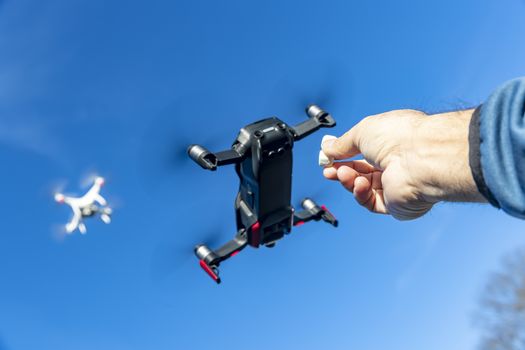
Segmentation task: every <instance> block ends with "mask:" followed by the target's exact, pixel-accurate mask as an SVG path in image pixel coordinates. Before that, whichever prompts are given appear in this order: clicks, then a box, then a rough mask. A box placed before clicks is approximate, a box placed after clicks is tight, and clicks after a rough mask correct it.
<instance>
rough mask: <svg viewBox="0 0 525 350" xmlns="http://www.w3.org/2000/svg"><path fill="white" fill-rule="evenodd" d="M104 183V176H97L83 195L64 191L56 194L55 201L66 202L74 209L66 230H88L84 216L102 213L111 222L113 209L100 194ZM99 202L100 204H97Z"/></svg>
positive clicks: (103, 218)
mask: <svg viewBox="0 0 525 350" xmlns="http://www.w3.org/2000/svg"><path fill="white" fill-rule="evenodd" d="M103 185H104V178H102V177H97V178H95V180H94V183H93V185H92V186H91V188H90V189H89V191H88V192H87V193H86V194H85V195H83V196H82V197H68V196H65V195H63V194H62V193H56V194H55V201H57V202H58V203H65V204H67V205H69V206H70V207H71V210H73V218H72V219H71V220H70V221H69V222H68V223H67V224H66V225H65V229H66V232H67V233H68V234H69V233H73V231H75V230H76V229H78V230H79V231H80V233H82V234H85V233H86V232H87V229H86V225H85V224H84V218H88V217H92V216H94V215H95V214H100V219H101V220H102V221H103V222H104V223H106V224H109V223H110V222H111V214H112V212H113V211H112V209H111V208H110V207H108V206H107V202H106V200H105V199H104V197H102V196H101V195H100V189H101V188H102V186H103ZM97 204H98V205H97Z"/></svg>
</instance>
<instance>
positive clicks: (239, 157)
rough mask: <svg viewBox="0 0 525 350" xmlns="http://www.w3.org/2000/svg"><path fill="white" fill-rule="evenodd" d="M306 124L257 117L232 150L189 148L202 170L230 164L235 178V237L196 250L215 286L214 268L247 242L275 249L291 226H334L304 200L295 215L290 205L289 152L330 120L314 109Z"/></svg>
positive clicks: (323, 211) (331, 120)
mask: <svg viewBox="0 0 525 350" xmlns="http://www.w3.org/2000/svg"><path fill="white" fill-rule="evenodd" d="M306 113H307V114H308V117H309V118H308V120H306V121H304V122H302V123H300V124H298V125H296V126H293V127H292V126H289V125H287V124H286V123H284V122H283V121H282V120H280V119H279V118H276V117H271V118H266V119H262V120H260V121H257V122H255V123H252V124H249V125H247V126H245V127H244V128H242V129H241V130H240V132H239V135H238V136H237V138H236V139H235V141H234V143H233V145H232V147H231V149H229V150H226V151H222V152H218V153H212V152H210V151H208V150H207V149H206V148H204V147H202V146H200V145H191V146H190V147H189V148H188V154H189V156H190V157H191V159H193V160H194V161H195V162H196V163H197V164H199V165H200V166H201V167H202V168H204V169H207V170H216V169H217V167H218V166H221V165H227V164H235V171H236V172H237V174H238V175H239V179H240V186H239V193H238V194H237V197H236V199H235V213H236V221H237V234H236V235H235V237H234V238H233V239H232V240H231V241H229V242H227V243H226V244H224V245H223V246H222V247H220V248H218V249H217V250H212V249H210V248H209V247H207V246H206V245H204V244H199V245H197V246H196V247H195V255H196V256H197V258H199V260H200V261H199V263H200V266H201V267H202V269H203V270H204V271H206V273H208V275H209V276H210V277H211V278H212V279H213V280H214V281H215V282H217V283H221V279H220V278H219V269H218V268H219V265H220V263H221V262H223V261H224V260H226V259H228V258H230V257H232V256H234V255H236V254H237V253H239V252H240V251H241V250H242V249H244V248H245V247H246V246H247V245H248V244H249V245H251V246H252V247H254V248H258V247H259V246H261V245H264V246H266V247H273V246H275V243H276V241H278V240H280V239H281V238H283V237H284V235H285V234H288V233H290V231H291V229H292V225H293V226H299V225H302V224H304V223H305V222H307V221H311V220H315V221H319V220H323V221H326V222H327V223H329V224H331V225H333V226H335V227H337V219H336V218H335V217H334V216H333V215H332V214H331V213H330V212H329V211H328V209H327V208H326V207H325V206H324V205H322V206H320V205H318V204H317V203H315V202H314V201H313V200H312V199H310V198H305V199H304V200H303V201H302V203H301V206H302V207H303V209H304V210H301V211H299V212H295V210H294V208H293V207H292V205H291V204H290V202H291V200H290V197H291V190H292V148H293V144H294V142H295V141H299V140H301V139H303V138H304V137H306V136H308V135H310V134H311V133H313V132H315V131H317V130H319V129H320V128H332V127H334V126H335V120H334V118H332V116H331V115H330V114H329V113H327V112H325V111H324V110H322V109H321V108H319V107H318V106H316V105H310V106H308V107H307V108H306Z"/></svg>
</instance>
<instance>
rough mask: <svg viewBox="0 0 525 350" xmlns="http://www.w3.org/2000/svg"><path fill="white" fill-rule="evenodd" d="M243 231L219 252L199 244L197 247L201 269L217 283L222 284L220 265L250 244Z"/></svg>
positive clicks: (196, 252)
mask: <svg viewBox="0 0 525 350" xmlns="http://www.w3.org/2000/svg"><path fill="white" fill-rule="evenodd" d="M244 233H245V231H244V230H241V231H239V232H238V233H237V234H236V235H235V238H233V239H232V240H231V241H229V242H227V243H226V244H224V245H223V246H222V247H220V248H219V249H217V250H211V249H210V248H209V247H208V246H206V245H204V244H199V245H197V246H196V247H195V255H196V256H197V258H199V264H200V266H201V268H202V269H203V270H204V271H205V272H206V273H207V274H208V275H209V276H210V277H211V278H212V279H213V280H214V281H215V282H216V283H217V284H219V283H221V279H220V277H219V265H220V263H221V262H222V261H224V260H226V259H229V258H231V257H232V256H235V255H236V254H237V253H239V252H240V251H241V250H243V249H244V248H245V247H246V245H247V244H248V239H247V238H246V235H245V234H244Z"/></svg>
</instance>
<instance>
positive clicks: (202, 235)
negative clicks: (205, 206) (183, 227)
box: [151, 227, 227, 281]
mask: <svg viewBox="0 0 525 350" xmlns="http://www.w3.org/2000/svg"><path fill="white" fill-rule="evenodd" d="M189 233H191V235H187V236H185V237H181V236H179V237H178V238H179V239H177V240H172V241H170V242H163V243H160V244H159V245H158V246H157V247H156V248H155V250H154V252H153V255H152V260H151V277H152V279H153V280H155V281H163V280H165V279H167V278H169V277H170V276H172V275H173V274H175V273H177V272H178V271H179V270H180V269H182V268H185V267H186V266H189V265H188V263H189V262H195V255H194V248H195V246H196V245H197V244H206V245H207V246H209V247H213V248H216V247H218V246H219V244H221V243H222V242H224V241H225V239H226V237H227V235H225V234H224V232H223V230H221V229H219V230H217V228H216V227H213V228H211V227H209V228H205V229H202V230H201V229H198V228H197V229H193V230H192V232H189Z"/></svg>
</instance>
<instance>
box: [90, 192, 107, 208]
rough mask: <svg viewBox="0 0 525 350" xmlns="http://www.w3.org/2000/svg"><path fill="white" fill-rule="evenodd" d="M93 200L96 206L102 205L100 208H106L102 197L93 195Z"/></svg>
mask: <svg viewBox="0 0 525 350" xmlns="http://www.w3.org/2000/svg"><path fill="white" fill-rule="evenodd" d="M93 200H94V201H95V202H97V203H98V204H100V205H102V206H106V205H107V204H108V203H107V202H106V199H105V198H104V197H102V196H101V195H100V194H97V195H95V197H94V198H93Z"/></svg>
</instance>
